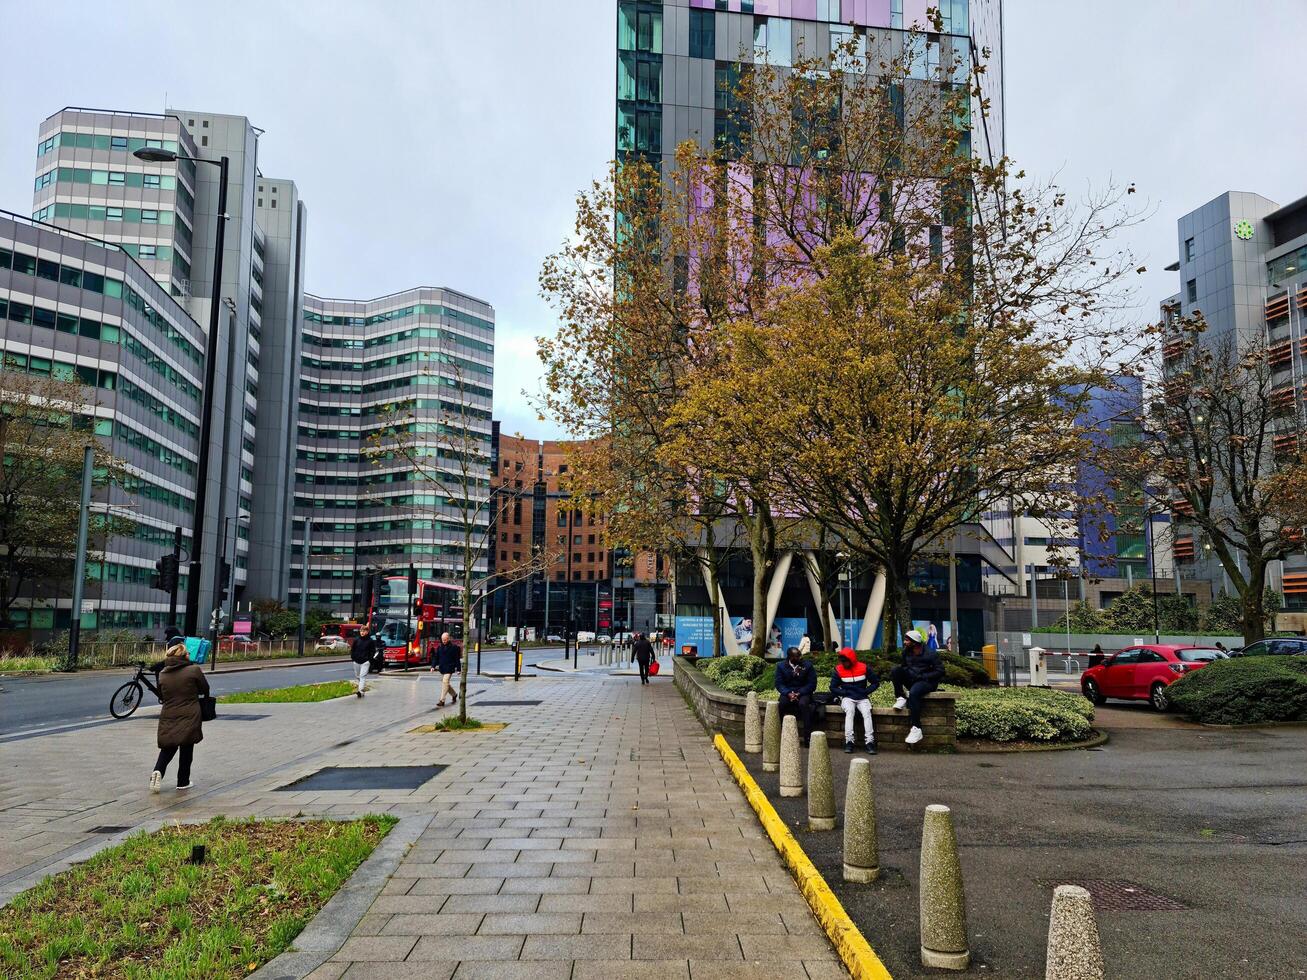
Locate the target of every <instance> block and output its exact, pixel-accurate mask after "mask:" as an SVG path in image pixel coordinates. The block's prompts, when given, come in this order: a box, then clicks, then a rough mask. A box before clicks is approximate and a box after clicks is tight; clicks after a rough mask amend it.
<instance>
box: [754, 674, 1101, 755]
mask: <svg viewBox="0 0 1307 980" xmlns="http://www.w3.org/2000/svg"><path fill="white" fill-rule="evenodd" d="M939 689H940V690H941V691H953V692H955V693H957V695H958V699H957V702H956V707H957V726H958V738H975V739H982V740H984V741H989V742H1081V741H1084V740H1085V739H1087V738H1089V736H1090V735H1091V734H1092V733H1093V728H1092V725H1091V722H1093V720H1094V706H1093V705H1092V704H1090V703H1089V701H1087V700H1085V699H1084V698H1083V697H1081V696H1080V695H1079V694H1073V693H1071V692H1069V691H1055V690H1050V689H1048V688H1035V687H990V688H977V687H971V688H965V687H955V686H954V685H952V684H941V685H940V688H939ZM817 690H818V691H828V690H830V678H829V677H823V678H820V679H819V680H818V681H817ZM779 696H780V695H778V694H777V693H776V689H775V688H770V689H765V690H763V691H761V692H760V693H759V694H758V697H759V698H760V699H761V700H763V701H775V700H776V699H777V698H778V697H779ZM871 703H872V704H873V705H875V706H876V707H878V708H888V707H889V706H890V705H892V704H893V703H894V689H893V687H892V686H891V685H889V684H882V685H881V686H880V687H879V688H877V689H876V692H875V693H874V694H872V696H871Z"/></svg>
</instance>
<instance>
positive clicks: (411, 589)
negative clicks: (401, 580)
mask: <svg viewBox="0 0 1307 980" xmlns="http://www.w3.org/2000/svg"><path fill="white" fill-rule="evenodd" d="M417 591H418V570H417V569H416V568H414V567H413V566H412V565H409V566H408V594H409V595H417Z"/></svg>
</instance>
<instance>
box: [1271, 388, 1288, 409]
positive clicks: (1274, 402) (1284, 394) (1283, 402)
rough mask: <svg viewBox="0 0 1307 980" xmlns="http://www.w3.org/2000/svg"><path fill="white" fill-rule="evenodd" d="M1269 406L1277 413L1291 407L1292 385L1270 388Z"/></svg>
mask: <svg viewBox="0 0 1307 980" xmlns="http://www.w3.org/2000/svg"><path fill="white" fill-rule="evenodd" d="M1270 402H1271V408H1272V409H1274V410H1275V411H1276V412H1277V413H1279V412H1285V411H1287V410H1289V409H1291V408H1293V402H1294V389H1293V386H1292V385H1285V386H1284V387H1281V388H1273V389H1271V397H1270Z"/></svg>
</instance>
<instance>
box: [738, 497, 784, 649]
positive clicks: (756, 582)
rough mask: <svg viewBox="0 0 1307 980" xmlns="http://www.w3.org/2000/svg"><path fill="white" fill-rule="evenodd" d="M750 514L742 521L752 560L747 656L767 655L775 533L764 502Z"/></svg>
mask: <svg viewBox="0 0 1307 980" xmlns="http://www.w3.org/2000/svg"><path fill="white" fill-rule="evenodd" d="M752 503H753V511H752V513H750V514H749V516H748V517H747V518H744V520H745V521H747V523H748V525H749V554H750V557H751V558H752V559H753V639H752V641H751V642H750V644H749V653H750V654H751V655H752V656H755V657H765V656H766V655H767V633H768V629H767V590H768V588H769V586H770V585H771V577H772V574H773V573H774V571H775V567H776V532H775V528H774V527H773V526H772V522H771V511H770V510H769V509H768V506H767V504H766V503H765V502H761V501H753V502H752Z"/></svg>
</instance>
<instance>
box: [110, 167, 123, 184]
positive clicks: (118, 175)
mask: <svg viewBox="0 0 1307 980" xmlns="http://www.w3.org/2000/svg"><path fill="white" fill-rule="evenodd" d="M126 182H127V175H126V174H125V173H123V172H122V171H121V170H110V171H109V183H111V184H120V185H121V184H125V183H126Z"/></svg>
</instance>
